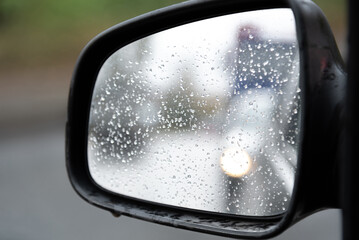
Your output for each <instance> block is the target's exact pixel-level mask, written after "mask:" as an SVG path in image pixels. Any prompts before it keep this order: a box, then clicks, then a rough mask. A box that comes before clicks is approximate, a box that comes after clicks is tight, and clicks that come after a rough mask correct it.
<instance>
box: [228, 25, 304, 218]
mask: <svg viewBox="0 0 359 240" xmlns="http://www.w3.org/2000/svg"><path fill="white" fill-rule="evenodd" d="M237 42H238V43H237V44H238V45H237V47H236V51H235V52H234V56H232V60H231V61H232V66H233V70H232V75H233V78H234V80H233V84H232V86H233V87H232V89H233V90H232V94H231V99H230V101H229V106H228V113H229V114H228V116H227V119H226V123H225V124H224V125H225V126H226V127H225V128H224V134H225V135H226V139H230V140H233V139H235V140H236V141H235V143H234V144H233V141H232V143H231V144H229V145H230V146H229V147H228V149H231V148H233V147H235V148H236V149H238V152H241V151H244V152H246V153H247V152H248V153H249V156H250V157H249V158H248V159H251V158H253V160H251V161H253V162H254V163H253V166H252V167H251V168H252V169H251V170H250V171H248V172H247V173H246V174H244V175H241V176H233V175H232V174H230V173H228V172H225V173H226V175H227V176H226V177H225V178H228V179H227V180H225V181H227V182H228V183H229V185H228V189H227V195H228V198H227V202H226V204H225V205H226V206H227V208H228V207H229V208H230V209H231V210H230V212H236V202H238V201H240V200H241V199H243V198H246V202H248V203H252V204H249V205H248V206H247V207H248V209H255V208H256V206H257V207H258V206H263V207H264V208H269V207H270V206H271V205H273V206H278V204H275V203H273V202H275V201H277V202H283V199H288V198H290V196H291V192H292V188H293V182H294V172H295V166H296V157H295V156H296V150H295V144H296V137H297V134H296V130H297V129H298V112H299V109H298V108H299V99H298V94H297V89H298V82H299V80H298V79H299V78H298V66H299V61H298V54H297V52H296V51H297V49H296V43H295V42H292V41H285V40H272V39H266V38H265V37H263V36H261V33H260V29H259V28H258V27H256V26H255V25H252V24H247V25H243V26H241V27H240V29H239V32H238V41H237ZM227 144H228V143H227ZM238 156H239V155H238V154H237V157H238ZM248 161H250V160H248ZM233 167H235V166H233ZM237 167H238V168H240V167H241V166H239V165H238V166H237ZM261 169H269V171H270V172H272V173H273V174H270V176H271V177H268V175H266V174H262V173H261V172H260V170H261ZM233 171H235V170H233ZM246 178H251V179H252V180H251V181H252V182H253V181H258V182H263V185H266V182H268V181H272V182H278V184H275V185H277V186H278V188H279V190H278V193H280V194H278V195H277V196H274V197H271V196H269V195H267V193H268V192H270V191H268V190H267V189H264V191H258V189H255V188H254V187H251V186H250V185H249V184H248V182H251V181H248V180H246ZM253 178H254V179H257V180H253ZM269 187H270V186H269ZM256 188H258V186H256ZM258 200H259V202H258ZM285 208H286V206H283V209H280V210H279V212H280V211H284V210H285ZM259 211H260V210H259ZM277 211H278V210H277Z"/></svg>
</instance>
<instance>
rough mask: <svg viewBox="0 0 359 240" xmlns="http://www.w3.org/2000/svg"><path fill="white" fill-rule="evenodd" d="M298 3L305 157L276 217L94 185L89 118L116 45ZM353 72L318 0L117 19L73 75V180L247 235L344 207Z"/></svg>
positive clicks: (189, 222) (161, 215) (196, 225)
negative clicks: (347, 96) (345, 130)
mask: <svg viewBox="0 0 359 240" xmlns="http://www.w3.org/2000/svg"><path fill="white" fill-rule="evenodd" d="M271 8H291V9H292V11H293V13H294V16H295V20H296V26H297V38H298V43H299V48H300V62H301V65H300V66H301V69H300V86H301V89H302V91H301V98H302V101H303V106H302V108H303V110H302V112H303V114H302V116H301V118H302V124H301V125H302V126H301V129H300V142H299V149H300V151H299V157H298V166H297V173H296V179H295V185H294V191H293V197H292V201H291V203H290V206H289V209H288V210H287V212H286V213H284V214H282V215H278V216H272V217H245V216H235V215H229V214H213V213H208V212H204V211H194V210H188V209H183V208H177V207H170V206H166V205H162V204H154V203H151V202H146V201H140V200H137V199H133V198H129V197H124V196H119V195H116V194H114V193H111V192H109V191H106V190H104V189H103V188H101V187H99V186H98V185H97V184H96V183H94V181H93V179H92V178H91V176H90V173H89V170H88V163H87V135H88V118H89V113H90V107H91V98H92V92H93V88H94V85H95V82H96V77H97V75H98V73H99V70H100V68H101V66H102V65H103V63H104V62H105V60H106V59H107V58H108V57H109V56H110V55H111V54H113V53H114V52H115V51H116V50H117V49H119V48H121V47H123V46H125V45H127V44H129V43H131V42H133V41H135V40H138V39H141V38H143V37H146V36H148V35H150V34H153V33H156V32H159V31H162V30H165V29H169V28H173V27H176V26H179V25H183V24H186V23H190V22H194V21H198V20H202V19H207V18H211V17H217V16H221V15H225V14H231V13H238V12H245V11H251V10H259V9H271ZM345 78H346V73H345V70H344V63H343V61H342V59H341V56H340V54H339V51H338V49H337V47H336V43H335V40H334V38H333V35H332V33H331V30H330V27H329V25H328V23H327V21H326V19H325V17H324V15H323V13H322V12H321V10H320V9H319V8H318V7H317V6H316V5H315V4H314V3H313V2H311V1H307V0H303V1H290V0H273V1H265V0H225V1H223V0H222V1H215V0H207V1H189V2H184V3H180V4H177V5H174V6H170V7H167V8H164V9H160V10H157V11H154V12H151V13H148V14H145V15H143V16H139V17H137V18H134V19H131V20H128V21H126V22H124V23H121V24H118V25H116V26H114V27H112V28H110V29H108V30H106V31H105V32H103V33H101V34H100V35H98V36H97V37H96V38H94V39H93V40H92V41H90V43H89V44H88V45H87V46H86V47H85V49H84V50H83V51H82V53H81V55H80V57H79V60H78V62H77V66H76V69H75V72H74V75H73V79H72V83H71V89H70V95H69V104H68V120H67V128H66V164H67V171H68V175H69V178H70V181H71V184H72V186H73V188H74V189H75V191H76V192H77V193H78V194H79V196H80V197H82V198H83V199H84V200H85V201H87V202H89V203H90V204H93V205H95V206H97V207H100V208H103V209H105V210H108V211H110V212H111V213H113V214H114V215H126V216H130V217H135V218H138V219H143V220H147V221H151V222H156V223H160V224H164V225H169V226H174V227H179V228H184V229H188V230H194V231H199V232H204V233H210V234H217V235H221V236H228V237H240V238H269V237H273V236H275V235H278V234H279V233H281V232H283V231H284V230H285V229H287V228H288V227H289V226H291V225H292V224H294V223H295V222H297V221H299V220H300V219H302V218H304V217H305V216H307V215H309V214H312V213H314V212H316V211H319V210H321V209H325V208H337V207H339V194H338V192H339V169H338V159H339V158H340V156H339V154H340V153H339V149H338V146H339V142H340V139H341V136H342V121H343V120H342V110H343V106H342V103H343V98H344V90H345Z"/></svg>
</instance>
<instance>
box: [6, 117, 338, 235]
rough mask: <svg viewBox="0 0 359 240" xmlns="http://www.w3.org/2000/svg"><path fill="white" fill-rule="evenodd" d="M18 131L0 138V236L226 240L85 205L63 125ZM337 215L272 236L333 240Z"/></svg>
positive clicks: (328, 213)
mask: <svg viewBox="0 0 359 240" xmlns="http://www.w3.org/2000/svg"><path fill="white" fill-rule="evenodd" d="M45 125H46V124H45ZM31 129H33V127H32V128H31ZM21 132H22V133H19V134H18V135H16V136H15V135H10V134H8V135H6V136H4V135H2V136H0V189H1V194H0V239H27V240H48V239H54V240H56V239H59V240H60V239H61V240H62V239H86V240H92V239H118V238H119V236H120V238H122V239H134V240H135V239H147V240H152V239H153V240H162V239H163V240H164V239H173V240H177V239H178V240H179V239H198V240H200V239H206V240H212V239H213V240H215V239H216V240H219V239H223V240H224V239H227V238H223V237H217V236H210V235H206V234H201V233H195V232H191V231H184V230H180V229H176V228H169V227H165V226H161V225H157V224H152V223H148V222H144V221H140V220H135V219H131V218H127V217H120V218H118V219H117V218H114V217H113V216H112V215H111V214H109V213H107V212H106V211H103V210H100V209H97V208H95V207H92V206H90V205H89V204H88V203H86V202H85V201H83V200H82V199H80V198H79V197H78V196H77V195H76V193H75V192H74V191H73V189H72V188H71V186H70V183H69V181H68V179H67V174H66V170H65V161H64V158H65V156H64V155H65V154H64V142H65V141H64V128H63V124H61V125H59V124H57V125H52V126H48V127H46V126H44V125H42V126H41V128H38V130H31V131H30V128H28V129H27V130H26V131H25V130H24V131H21ZM339 219H340V218H339V212H338V211H334V210H332V211H325V212H322V213H317V214H315V215H313V216H311V217H309V218H307V219H306V220H304V221H302V222H300V223H298V224H296V225H295V226H294V227H292V228H291V229H289V230H288V231H287V232H285V233H284V234H283V235H281V236H279V237H277V238H274V239H277V240H282V239H283V240H284V239H292V240H299V239H317V240H321V239H323V240H324V239H325V240H334V239H335V240H336V239H339V238H340V226H339V224H340V223H339ZM228 240H229V239H228Z"/></svg>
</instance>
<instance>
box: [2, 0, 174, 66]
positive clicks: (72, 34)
mask: <svg viewBox="0 0 359 240" xmlns="http://www.w3.org/2000/svg"><path fill="white" fill-rule="evenodd" d="M177 2H180V0H61V1H55V0H31V1H29V0H0V68H2V69H4V68H8V67H17V68H18V67H22V66H23V67H26V66H30V67H31V66H33V65H44V64H54V63H56V62H63V61H67V60H68V59H74V58H76V56H77V55H78V54H79V52H80V50H81V48H82V47H83V46H84V45H85V44H86V43H87V42H88V41H89V40H90V39H91V38H92V37H94V36H95V35H96V34H98V33H99V32H101V31H103V30H105V29H106V28H108V27H110V26H112V25H114V24H117V23H119V22H122V21H124V20H126V19H129V18H131V17H134V16H137V15H139V14H142V13H145V12H148V11H151V10H154V9H157V8H161V7H164V6H168V5H171V4H174V3H177Z"/></svg>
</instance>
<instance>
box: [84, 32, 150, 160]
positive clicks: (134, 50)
mask: <svg viewBox="0 0 359 240" xmlns="http://www.w3.org/2000/svg"><path fill="white" fill-rule="evenodd" d="M146 41H147V40H146V39H143V40H141V41H138V42H135V43H132V44H130V45H127V46H125V47H124V48H122V49H120V50H119V51H118V52H116V53H115V54H114V55H112V56H111V57H110V58H109V59H108V60H107V61H106V63H105V64H104V65H103V67H102V69H101V71H100V74H99V76H98V78H97V82H96V86H95V90H94V95H93V101H92V112H91V113H92V114H91V120H90V132H92V133H93V137H96V142H98V144H99V146H100V147H101V148H102V149H107V151H105V152H109V153H111V154H113V155H116V157H117V158H121V159H124V158H126V159H131V158H132V156H134V155H136V154H139V153H141V152H142V148H143V143H144V140H145V138H146V137H148V134H146V132H148V129H147V130H146V129H145V128H144V126H142V125H141V124H139V120H140V116H139V113H138V110H137V109H138V108H139V107H142V106H143V105H145V104H146V101H147V100H146V98H147V92H146V91H147V89H148V88H149V86H148V83H147V82H146V81H145V79H143V77H142V71H141V70H142V69H141V68H142V66H141V64H140V63H141V62H143V60H144V59H145V57H146V55H145V54H143V52H145V51H144V50H145V47H146ZM102 157H103V158H106V154H103V156H102ZM112 157H114V156H112Z"/></svg>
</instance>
